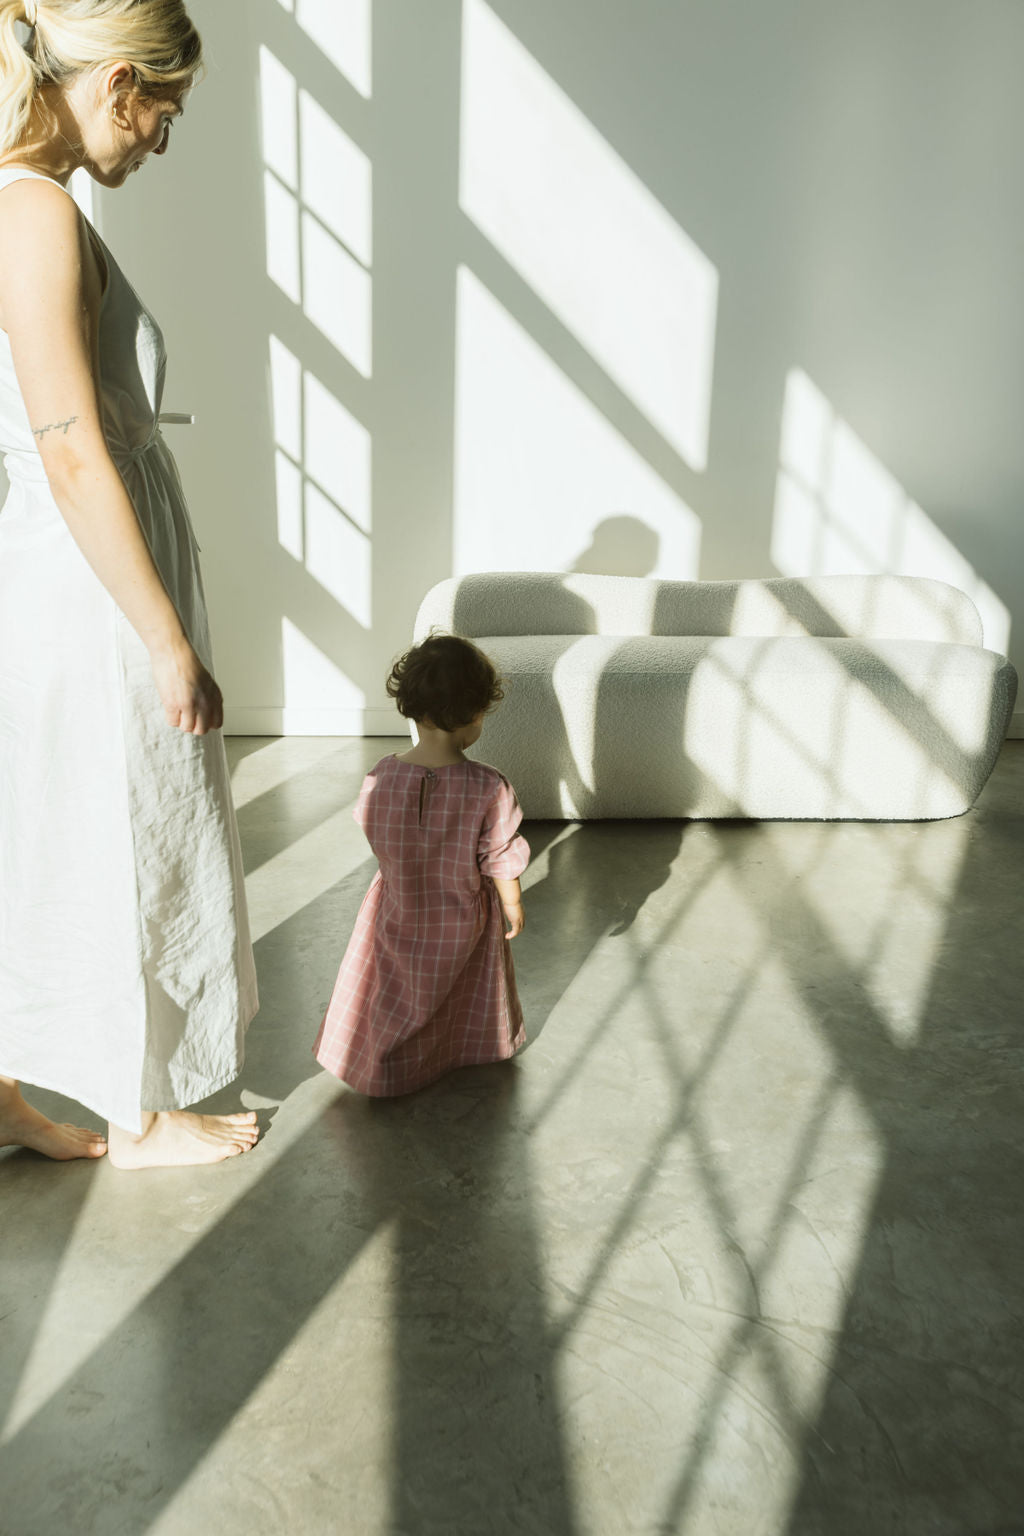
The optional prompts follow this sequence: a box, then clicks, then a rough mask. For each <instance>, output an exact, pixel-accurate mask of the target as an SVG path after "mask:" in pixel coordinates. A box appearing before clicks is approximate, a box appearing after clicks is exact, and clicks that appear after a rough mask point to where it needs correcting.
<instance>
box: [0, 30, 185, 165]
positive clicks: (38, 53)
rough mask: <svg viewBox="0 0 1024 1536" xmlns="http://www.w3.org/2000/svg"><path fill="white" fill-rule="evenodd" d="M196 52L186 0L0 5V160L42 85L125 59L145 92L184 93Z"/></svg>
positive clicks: (24, 123)
mask: <svg viewBox="0 0 1024 1536" xmlns="http://www.w3.org/2000/svg"><path fill="white" fill-rule="evenodd" d="M18 22H21V23H22V25H23V26H27V27H28V28H29V29H30V31H29V35H28V39H27V41H26V42H24V43H23V42H22V40H21V38H20V36H19V35H18V32H17V31H16V27H17V24H18ZM202 52H203V50H202V43H201V42H200V39H199V33H198V32H197V31H196V29H195V27H194V26H193V25H192V23H191V21H190V20H189V17H188V14H187V12H186V10H185V6H184V0H0V155H6V154H8V153H9V152H10V151H11V150H12V149H14V147H15V146H16V145H17V144H18V143H20V141H21V139H22V137H23V135H24V133H25V129H26V128H27V126H28V121H29V115H30V113H31V110H32V103H33V100H34V99H35V95H36V92H37V91H38V90H39V88H40V87H41V86H43V85H46V84H48V83H50V82H55V83H58V84H59V83H62V82H64V81H66V80H70V79H72V78H73V77H74V76H75V75H79V74H82V73H83V72H84V71H85V70H88V69H95V68H97V67H99V66H100V65H103V64H112V63H115V62H117V61H120V60H123V61H124V63H126V64H130V65H131V67H132V69H133V70H134V72H135V84H136V86H137V87H138V89H139V90H140V91H141V92H143V94H148V95H152V94H154V93H156V92H159V91H162V90H170V91H174V90H179V89H181V90H183V89H185V88H186V87H187V86H189V85H191V84H192V82H193V80H195V78H196V76H197V75H198V74H199V71H200V69H201V67H202V61H203V60H202Z"/></svg>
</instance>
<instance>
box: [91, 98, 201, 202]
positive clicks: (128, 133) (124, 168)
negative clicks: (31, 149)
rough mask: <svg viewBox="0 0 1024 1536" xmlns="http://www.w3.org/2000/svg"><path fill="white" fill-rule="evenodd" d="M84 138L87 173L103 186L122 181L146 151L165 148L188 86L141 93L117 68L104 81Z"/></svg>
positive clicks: (142, 160)
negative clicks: (182, 88)
mask: <svg viewBox="0 0 1024 1536" xmlns="http://www.w3.org/2000/svg"><path fill="white" fill-rule="evenodd" d="M104 84H105V89H102V90H101V92H100V98H99V102H98V104H97V107H96V109H95V115H94V116H93V121H92V124H91V125H90V126H91V128H92V132H90V133H88V134H87V135H83V137H84V138H85V140H86V142H85V149H86V163H87V168H88V170H89V173H90V175H92V176H93V177H94V178H95V179H96V180H97V181H98V182H99V183H100V185H101V186H104V187H120V186H123V185H124V183H125V182H126V181H127V180H128V177H129V176H131V175H132V174H133V173H134V172H135V171H138V170H140V169H141V167H142V166H143V165H144V164H145V162H146V160H147V159H148V158H149V156H150V155H163V154H166V152H167V145H168V142H169V140H170V134H171V124H172V123H173V122H174V121H175V120H176V119H177V118H179V117H181V115H182V113H183V112H184V110H185V103H186V101H187V99H188V91H187V90H183V91H182V90H179V91H170V90H168V91H167V92H164V93H161V94H160V95H156V96H152V95H144V94H143V93H142V92H141V91H140V90H139V89H138V87H137V86H136V85H135V83H134V80H132V79H131V77H130V74H129V75H128V78H127V79H125V78H121V77H120V76H119V75H117V74H116V73H115V74H114V75H112V77H111V78H110V79H109V80H107V81H106V82H104Z"/></svg>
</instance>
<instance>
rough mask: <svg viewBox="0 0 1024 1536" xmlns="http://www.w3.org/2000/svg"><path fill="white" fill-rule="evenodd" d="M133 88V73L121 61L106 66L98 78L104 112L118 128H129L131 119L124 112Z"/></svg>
mask: <svg viewBox="0 0 1024 1536" xmlns="http://www.w3.org/2000/svg"><path fill="white" fill-rule="evenodd" d="M134 88H135V71H134V70H133V69H132V67H131V65H130V64H126V63H125V62H124V61H123V60H121V61H119V62H118V63H116V64H108V65H107V67H106V69H105V70H104V71H103V73H102V75H101V78H100V92H101V96H102V98H103V100H104V102H105V103H106V110H107V111H108V112H109V113H110V115H111V117H113V119H114V121H115V122H116V123H117V126H118V127H119V128H130V127H131V119H130V117H129V115H128V113H127V111H126V108H127V105H128V101H129V98H130V97H131V93H132V91H133V90H134Z"/></svg>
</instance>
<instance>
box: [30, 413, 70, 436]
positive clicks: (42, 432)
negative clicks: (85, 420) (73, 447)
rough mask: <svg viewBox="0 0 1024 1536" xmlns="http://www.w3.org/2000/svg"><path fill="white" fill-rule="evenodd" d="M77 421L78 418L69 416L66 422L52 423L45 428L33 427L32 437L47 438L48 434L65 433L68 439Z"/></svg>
mask: <svg viewBox="0 0 1024 1536" xmlns="http://www.w3.org/2000/svg"><path fill="white" fill-rule="evenodd" d="M77 420H78V417H77V416H69V417H68V418H67V420H66V421H51V422H49V423H48V424H47V425H46V426H45V427H33V428H32V436H33V437H45V436H46V434H47V432H63V433H64V436H65V437H67V435H68V430H69V429H70V428H71V427H73V426H74V424H75V422H76V421H77Z"/></svg>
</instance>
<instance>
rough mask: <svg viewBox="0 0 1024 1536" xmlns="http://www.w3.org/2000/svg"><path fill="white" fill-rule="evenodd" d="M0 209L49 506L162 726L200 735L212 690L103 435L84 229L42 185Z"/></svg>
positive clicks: (9, 289)
mask: <svg viewBox="0 0 1024 1536" xmlns="http://www.w3.org/2000/svg"><path fill="white" fill-rule="evenodd" d="M0 207H2V211H3V217H2V218H0V322H2V324H3V326H4V329H5V330H6V331H7V333H8V336H9V337H10V342H11V353H12V356H13V358H14V367H15V371H16V373H17V376H18V383H19V386H20V388H21V393H22V397H23V399H24V401H25V406H26V409H27V411H28V417H29V422H30V423H31V426H32V431H33V433H34V435H35V439H36V442H37V444H38V447H39V452H40V455H41V457H42V461H43V466H44V468H45V470H46V474H47V478H48V480H49V482H50V488H51V490H52V491H53V495H54V499H55V501H56V503H57V506H58V507H59V508H60V511H61V513H62V515H63V517H64V519H65V521H66V522H67V525H68V528H69V530H70V532H71V535H72V537H73V538H74V540H75V542H76V543H77V544H78V547H79V548H80V549H81V551H82V553H83V554H84V556H85V558H86V559H87V560H88V562H89V564H90V565H91V566H92V568H93V570H94V571H95V572H96V575H97V576H98V577H99V579H100V581H101V582H102V583H103V585H104V586H105V587H106V589H107V591H108V592H109V593H110V595H111V597H112V598H113V599H114V601H115V603H116V604H117V606H118V607H119V608H120V609H121V612H122V613H123V614H124V615H125V617H126V618H127V620H128V622H129V623H130V624H131V625H132V627H133V628H134V630H135V631H136V633H137V634H138V635H139V638H140V639H141V640H142V641H143V643H144V644H145V646H146V648H147V650H148V651H149V654H150V658H151V661H152V665H153V673H154V677H155V679H156V682H157V686H158V688H159V690H160V696H161V699H162V700H163V704H164V709H165V711H166V713H167V718H168V721H169V722H170V723H171V724H172V725H175V726H178V727H179V728H180V729H182V730H185V731H194V732H195V733H196V734H198V735H201V734H202V733H203V732H204V731H206V730H209V729H216V728H217V727H218V726H219V725H220V724H221V723H222V704H221V700H220V692H219V690H218V688H217V685H216V683H214V681H213V679H212V678H211V677H210V676H209V674H208V673H207V672H206V671H205V669H204V668H203V666H202V664H201V663H200V661H199V658H198V657H197V656H196V654H195V652H194V651H193V649H192V646H191V644H190V643H189V640H188V637H187V635H186V634H185V631H184V628H183V626H182V623H181V619H180V618H179V616H178V613H177V610H176V609H175V607H174V604H173V603H172V602H171V599H170V597H169V595H168V593H167V590H166V588H165V587H164V584H163V582H162V581H161V579H160V574H159V572H158V571H157V568H156V566H155V565H154V563H153V557H152V555H151V554H150V551H149V546H148V544H147V543H146V540H145V537H144V535H143V533H142V529H141V528H140V526H139V522H138V519H137V517H136V516H135V509H134V507H133V506H132V503H131V498H130V497H129V495H128V492H127V490H126V489H125V486H124V482H123V481H122V479H121V476H120V474H119V472H118V469H117V466H116V464H115V463H114V461H113V459H112V458H111V456H110V451H109V449H108V447H107V443H106V439H105V438H104V435H103V426H102V417H101V413H100V401H99V388H98V382H97V364H96V358H97V348H96V335H97V319H98V315H99V307H100V300H101V296H102V280H101V276H100V272H99V266H98V262H97V259H96V255H95V253H94V251H93V249H92V246H91V243H90V239H89V234H88V231H87V230H86V228H85V225H84V222H83V220H82V218H81V216H80V215H79V213H78V209H77V208H76V206H75V204H74V203H73V202H72V200H71V198H70V197H68V195H67V194H66V193H65V192H62V191H61V190H60V188H59V187H57V186H54V185H53V184H52V183H50V182H44V181H35V180H32V181H18V182H14V183H12V184H11V186H9V187H7V188H5V189H4V191H3V193H2V194H0Z"/></svg>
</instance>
